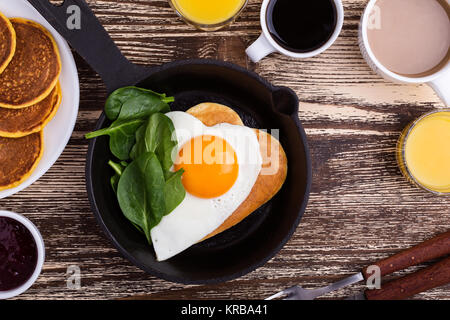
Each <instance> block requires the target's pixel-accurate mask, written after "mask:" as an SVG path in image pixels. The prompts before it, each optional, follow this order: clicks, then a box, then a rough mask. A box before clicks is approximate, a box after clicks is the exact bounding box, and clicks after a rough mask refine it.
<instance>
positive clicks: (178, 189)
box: [164, 169, 186, 215]
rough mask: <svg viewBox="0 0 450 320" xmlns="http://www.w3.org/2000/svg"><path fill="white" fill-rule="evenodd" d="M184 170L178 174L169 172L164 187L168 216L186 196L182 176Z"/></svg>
mask: <svg viewBox="0 0 450 320" xmlns="http://www.w3.org/2000/svg"><path fill="white" fill-rule="evenodd" d="M183 173H184V170H183V169H180V170H178V171H177V172H169V174H168V178H166V185H165V187H164V194H165V196H166V215H167V214H169V213H171V212H172V211H173V210H174V209H175V208H176V207H178V206H179V205H180V203H181V202H182V201H183V200H184V197H185V196H186V190H185V189H184V186H183V184H182V183H181V176H182V175H183Z"/></svg>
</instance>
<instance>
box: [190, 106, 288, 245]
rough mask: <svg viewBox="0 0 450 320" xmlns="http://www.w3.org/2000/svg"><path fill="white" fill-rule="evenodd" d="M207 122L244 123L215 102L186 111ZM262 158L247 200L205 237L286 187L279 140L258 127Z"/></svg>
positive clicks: (237, 219)
mask: <svg viewBox="0 0 450 320" xmlns="http://www.w3.org/2000/svg"><path fill="white" fill-rule="evenodd" d="M187 113H189V114H191V115H193V116H195V117H196V118H197V119H199V120H200V121H202V122H203V123H204V124H205V125H208V126H214V125H216V124H219V123H230V124H234V125H242V120H241V118H240V117H239V116H237V113H236V112H234V111H233V110H232V109H231V108H229V107H226V106H223V105H218V104H215V103H207V104H205V103H203V104H201V105H198V106H195V107H193V108H191V109H189V110H188V111H187ZM236 116H237V118H236ZM255 133H256V136H257V137H258V141H259V147H260V152H261V156H262V159H263V164H262V169H261V173H260V174H259V176H258V179H257V180H256V182H255V184H254V186H253V188H252V191H251V192H250V194H249V196H248V197H247V199H245V201H244V202H242V203H241V205H240V206H239V207H238V208H237V209H236V210H235V211H234V212H233V214H232V215H231V216H230V217H228V219H227V220H225V222H224V223H223V224H222V225H221V226H220V227H219V228H217V229H216V230H215V231H213V232H212V233H210V234H209V235H208V236H206V237H205V238H204V239H203V240H206V239H208V238H211V237H213V236H215V235H217V234H219V233H221V232H223V231H225V230H227V229H229V228H231V227H233V226H234V225H236V224H238V223H239V222H241V221H242V220H244V219H245V218H246V217H247V216H249V215H250V214H251V213H252V212H254V211H255V210H257V209H258V208H259V207H261V206H262V205H263V204H265V203H266V202H267V201H269V200H270V199H272V197H273V196H275V195H276V194H277V192H278V191H279V190H280V189H281V187H282V186H283V183H284V182H285V181H286V175H287V157H286V153H285V151H284V150H283V147H282V146H281V144H280V142H279V141H278V140H277V139H275V138H274V137H272V136H271V135H270V134H268V133H266V132H264V131H261V130H258V129H255Z"/></svg>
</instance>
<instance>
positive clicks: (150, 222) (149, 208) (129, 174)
mask: <svg viewBox="0 0 450 320" xmlns="http://www.w3.org/2000/svg"><path fill="white" fill-rule="evenodd" d="M165 186H166V182H165V179H164V173H163V170H162V168H161V164H160V163H159V160H158V158H157V157H156V155H155V154H154V153H153V152H146V153H144V154H142V155H140V156H139V157H138V158H137V159H136V160H134V161H133V162H132V163H131V164H129V165H128V166H127V167H126V168H125V170H124V172H123V174H122V176H121V178H120V180H119V185H118V188H117V198H118V200H119V205H120V208H121V209H122V212H123V214H124V215H125V217H126V218H127V219H128V220H130V221H131V222H132V223H133V224H135V225H136V226H138V227H139V228H140V229H142V231H143V232H144V234H145V236H146V238H147V241H148V242H149V243H151V235H150V231H151V229H152V228H153V227H154V226H156V225H158V224H159V222H160V221H161V219H162V218H163V216H164V215H165V214H166V204H165Z"/></svg>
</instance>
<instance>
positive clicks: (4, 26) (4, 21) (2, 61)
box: [0, 12, 16, 73]
mask: <svg viewBox="0 0 450 320" xmlns="http://www.w3.org/2000/svg"><path fill="white" fill-rule="evenodd" d="M15 51H16V32H15V31H14V28H13V26H12V24H11V22H10V21H9V19H8V18H6V17H5V16H4V15H3V13H1V12H0V73H2V72H3V70H5V68H6V67H7V66H8V64H9V63H10V62H11V60H12V58H13V56H14V52H15Z"/></svg>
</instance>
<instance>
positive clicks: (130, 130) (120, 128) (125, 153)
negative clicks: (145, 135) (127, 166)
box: [86, 119, 145, 160]
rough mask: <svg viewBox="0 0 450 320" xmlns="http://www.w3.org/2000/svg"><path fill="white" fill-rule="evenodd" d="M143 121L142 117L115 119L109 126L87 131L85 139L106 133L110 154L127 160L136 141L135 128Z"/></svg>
mask: <svg viewBox="0 0 450 320" xmlns="http://www.w3.org/2000/svg"><path fill="white" fill-rule="evenodd" d="M144 122H145V121H144V120H143V119H133V120H129V121H123V122H121V121H115V122H113V124H111V126H110V127H109V128H104V129H100V130H98V131H94V132H91V133H88V134H87V135H86V139H92V138H96V137H99V136H104V135H108V136H109V137H110V140H109V147H110V149H111V152H112V154H113V155H114V156H116V157H117V158H118V159H120V160H127V159H129V158H130V151H131V149H132V148H133V145H134V144H135V142H136V137H135V133H136V130H138V129H139V127H140V126H142V124H143V123H144Z"/></svg>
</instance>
